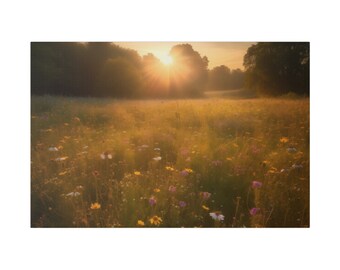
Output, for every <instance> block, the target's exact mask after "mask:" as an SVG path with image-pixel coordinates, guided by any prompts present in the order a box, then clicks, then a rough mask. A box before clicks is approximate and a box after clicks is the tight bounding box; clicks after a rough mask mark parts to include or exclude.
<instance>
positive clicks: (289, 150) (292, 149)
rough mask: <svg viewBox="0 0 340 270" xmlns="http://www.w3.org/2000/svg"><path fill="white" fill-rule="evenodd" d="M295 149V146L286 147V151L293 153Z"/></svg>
mask: <svg viewBox="0 0 340 270" xmlns="http://www.w3.org/2000/svg"><path fill="white" fill-rule="evenodd" d="M296 151H297V150H296V148H295V147H288V148H287V152H288V153H294V152H296Z"/></svg>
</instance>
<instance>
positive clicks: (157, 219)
mask: <svg viewBox="0 0 340 270" xmlns="http://www.w3.org/2000/svg"><path fill="white" fill-rule="evenodd" d="M149 221H150V223H151V224H153V225H156V226H158V225H159V224H161V223H162V221H163V220H162V219H161V218H160V217H158V216H153V217H152V218H150V219H149Z"/></svg>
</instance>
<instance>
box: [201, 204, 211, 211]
mask: <svg viewBox="0 0 340 270" xmlns="http://www.w3.org/2000/svg"><path fill="white" fill-rule="evenodd" d="M202 208H203V209H204V210H205V211H209V210H210V209H209V207H207V206H205V205H202Z"/></svg>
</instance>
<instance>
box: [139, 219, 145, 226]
mask: <svg viewBox="0 0 340 270" xmlns="http://www.w3.org/2000/svg"><path fill="white" fill-rule="evenodd" d="M144 225H145V223H144V221H142V220H138V221H137V226H140V227H143V226H144Z"/></svg>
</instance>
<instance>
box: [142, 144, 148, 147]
mask: <svg viewBox="0 0 340 270" xmlns="http://www.w3.org/2000/svg"><path fill="white" fill-rule="evenodd" d="M141 147H142V148H149V146H148V145H147V144H143V145H142V146H141Z"/></svg>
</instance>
